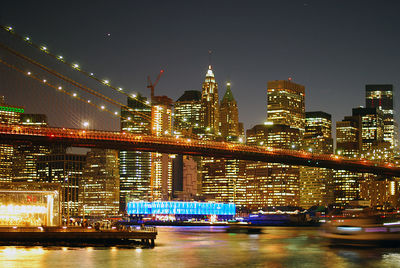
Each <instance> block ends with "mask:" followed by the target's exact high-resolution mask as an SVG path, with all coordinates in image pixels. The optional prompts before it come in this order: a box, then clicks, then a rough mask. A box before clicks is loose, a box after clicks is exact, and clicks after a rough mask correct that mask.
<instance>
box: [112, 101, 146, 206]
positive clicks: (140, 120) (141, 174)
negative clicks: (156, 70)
mask: <svg viewBox="0 0 400 268" xmlns="http://www.w3.org/2000/svg"><path fill="white" fill-rule="evenodd" d="M127 106H128V107H129V109H126V108H122V110H121V117H122V118H124V119H121V131H125V132H130V133H135V134H144V135H150V134H151V106H150V103H149V102H148V101H147V98H145V97H143V96H141V95H140V94H138V96H136V97H135V98H128V103H127ZM119 159H120V166H119V174H120V210H121V211H125V209H126V198H129V199H130V200H135V199H136V200H150V178H151V153H149V152H140V151H120V153H119Z"/></svg>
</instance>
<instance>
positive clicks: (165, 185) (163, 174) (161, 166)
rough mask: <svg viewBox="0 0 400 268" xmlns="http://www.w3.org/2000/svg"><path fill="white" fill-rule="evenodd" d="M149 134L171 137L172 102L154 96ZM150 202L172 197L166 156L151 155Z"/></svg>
mask: <svg viewBox="0 0 400 268" xmlns="http://www.w3.org/2000/svg"><path fill="white" fill-rule="evenodd" d="M151 134H152V135H154V136H171V135H172V100H171V99H170V98H168V97H166V96H154V97H153V100H152V106H151ZM150 191H151V200H153V201H159V200H170V199H171V197H172V159H171V157H170V156H169V155H168V154H163V153H151V181H150Z"/></svg>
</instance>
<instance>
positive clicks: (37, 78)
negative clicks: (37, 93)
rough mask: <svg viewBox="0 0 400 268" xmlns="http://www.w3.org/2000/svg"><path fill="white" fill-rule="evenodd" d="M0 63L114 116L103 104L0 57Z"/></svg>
mask: <svg viewBox="0 0 400 268" xmlns="http://www.w3.org/2000/svg"><path fill="white" fill-rule="evenodd" d="M0 63H2V64H3V65H5V66H7V67H8V68H10V69H13V70H15V71H17V72H19V73H21V74H22V75H24V76H26V77H30V78H32V79H34V80H36V81H38V82H40V83H44V84H45V85H47V86H49V87H51V88H54V89H56V90H57V91H59V92H62V93H64V94H66V95H68V96H70V97H73V98H75V99H77V100H79V101H82V102H84V103H86V104H89V105H91V106H93V107H96V108H98V109H100V110H102V111H105V112H107V113H110V114H111V115H113V116H116V115H115V112H112V111H110V110H108V109H107V108H105V107H104V106H101V105H98V104H95V103H93V102H91V101H90V100H88V99H83V98H81V97H79V96H78V95H76V94H75V93H72V92H69V91H67V90H65V89H63V88H62V87H61V86H57V85H53V84H51V83H49V82H48V81H47V80H43V79H41V78H39V77H37V76H35V75H34V74H33V73H31V72H28V73H27V72H25V71H23V70H21V69H20V68H18V67H16V66H14V65H12V64H10V63H8V62H6V61H4V60H2V59H0ZM119 117H121V118H122V119H126V120H127V118H125V117H122V116H121V115H119Z"/></svg>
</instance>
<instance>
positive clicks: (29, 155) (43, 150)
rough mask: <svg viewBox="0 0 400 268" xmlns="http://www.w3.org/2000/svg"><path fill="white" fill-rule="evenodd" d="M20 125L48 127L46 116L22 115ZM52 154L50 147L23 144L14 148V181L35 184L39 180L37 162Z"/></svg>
mask: <svg viewBox="0 0 400 268" xmlns="http://www.w3.org/2000/svg"><path fill="white" fill-rule="evenodd" d="M20 124H22V125H25V126H36V127H46V126H47V116H46V115H45V114H25V113H24V114H21V121H20ZM50 152H51V148H50V147H49V146H44V145H32V144H21V145H18V146H14V154H13V167H12V181H13V182H33V181H35V180H36V178H37V168H36V164H37V160H38V158H39V156H43V155H48V154H50Z"/></svg>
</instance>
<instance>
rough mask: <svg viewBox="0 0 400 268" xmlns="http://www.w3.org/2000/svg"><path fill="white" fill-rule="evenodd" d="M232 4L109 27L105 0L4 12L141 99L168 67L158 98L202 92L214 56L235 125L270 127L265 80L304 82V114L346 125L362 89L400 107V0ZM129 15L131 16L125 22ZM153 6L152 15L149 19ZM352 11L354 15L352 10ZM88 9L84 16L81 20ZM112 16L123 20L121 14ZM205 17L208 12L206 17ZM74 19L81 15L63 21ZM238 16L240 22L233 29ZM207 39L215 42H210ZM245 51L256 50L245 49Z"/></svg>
mask: <svg viewBox="0 0 400 268" xmlns="http://www.w3.org/2000/svg"><path fill="white" fill-rule="evenodd" d="M226 3H227V2H224V1H221V2H218V3H213V9H212V10H213V11H210V16H208V15H207V11H208V10H209V9H207V8H205V6H207V5H206V4H204V5H202V4H200V3H191V4H180V2H172V3H170V4H169V5H165V4H158V5H152V4H150V5H149V4H145V3H140V4H138V3H132V4H128V6H126V7H124V8H121V6H118V5H115V6H113V8H114V9H113V10H115V11H114V12H110V13H109V14H108V15H107V18H108V19H106V20H105V21H104V22H98V20H94V18H93V16H94V14H97V13H96V12H100V9H101V10H103V7H104V2H101V3H99V7H92V6H84V5H83V6H80V11H77V12H74V10H73V7H74V5H73V4H72V5H71V6H70V7H65V8H61V9H60V8H58V7H57V6H54V5H44V6H43V7H40V8H38V7H36V6H30V5H31V3H29V2H26V3H24V5H25V7H31V8H27V9H26V10H31V9H32V10H35V12H29V13H27V12H26V11H25V10H22V11H21V10H20V9H16V6H14V4H13V3H7V8H5V9H4V10H7V12H2V13H1V15H0V20H1V23H2V24H10V25H13V26H15V28H16V31H17V32H20V33H21V34H23V33H27V34H30V35H31V36H32V38H33V39H34V40H35V41H37V42H39V43H46V44H48V46H49V49H50V50H51V51H54V52H57V53H58V52H60V53H63V54H64V55H65V57H68V59H71V60H72V61H74V60H75V61H78V62H79V63H80V64H81V65H82V68H83V69H87V70H93V71H94V72H95V73H96V74H99V76H100V77H107V78H109V79H110V80H111V82H113V83H114V82H115V83H116V84H117V85H121V86H123V87H124V88H132V89H133V90H135V91H137V92H140V93H142V94H143V95H145V96H148V95H150V94H149V92H147V91H148V90H147V89H146V77H147V75H150V76H151V77H154V76H155V74H157V72H158V71H159V70H160V69H165V74H164V75H163V77H162V78H161V80H160V83H159V85H158V87H157V88H156V94H157V95H167V96H169V97H170V98H172V99H173V100H177V99H178V98H179V96H181V95H182V94H183V92H184V91H185V90H192V89H195V90H200V89H201V82H202V80H203V74H204V73H205V72H206V70H207V66H208V64H209V62H208V61H209V60H208V55H207V52H208V50H212V51H213V54H212V58H211V63H212V65H213V69H214V70H215V73H216V79H217V82H218V83H219V84H220V87H221V88H222V87H223V86H224V84H225V82H227V81H228V80H229V81H231V84H232V87H231V89H232V92H233V94H234V96H235V98H236V100H237V101H238V108H239V120H240V121H241V122H244V124H245V129H248V128H250V127H252V126H254V125H256V124H259V123H261V122H264V121H265V119H266V113H267V111H266V88H267V85H266V84H267V81H270V80H275V79H279V80H284V79H287V78H289V77H292V79H293V81H294V82H296V83H299V84H302V85H304V86H305V87H306V94H305V98H306V100H305V103H306V111H317V110H322V111H325V112H328V113H330V114H332V116H333V118H332V121H333V122H335V121H339V120H341V119H342V118H343V117H344V116H345V115H347V114H348V113H349V112H351V109H352V108H355V107H358V106H360V105H363V106H364V105H365V104H364V102H363V99H364V98H363V97H364V94H365V93H364V87H365V85H366V84H393V85H394V92H395V93H394V98H395V102H396V101H398V97H399V96H398V95H397V94H396V88H397V85H399V82H398V79H397V77H398V75H397V73H396V71H395V70H396V68H395V62H396V59H397V58H398V57H399V53H398V51H397V49H395V48H394V47H393V46H394V44H395V43H396V40H397V38H398V37H397V36H396V35H395V34H394V32H393V31H394V29H395V27H394V26H395V25H396V23H397V22H396V21H395V20H394V19H395V17H394V15H395V14H394V10H396V7H397V6H398V4H397V3H395V2H394V1H392V2H386V3H385V4H379V3H377V2H375V1H362V2H361V1H354V2H351V3H346V5H345V6H344V5H343V3H344V2H343V3H341V2H340V3H339V4H337V5H334V4H321V3H317V2H316V1H307V2H306V3H293V2H291V1H285V2H283V3H273V2H267V3H261V2H257V1H255V2H253V3H252V4H250V5H248V6H246V7H245V8H242V9H241V5H239V3H238V2H235V1H233V2H229V3H230V4H229V5H226ZM32 5H33V4H32ZM129 5H132V6H129ZM129 7H131V9H129ZM71 9H72V10H71ZM122 9H125V10H127V11H125V10H122ZM164 9H165V11H163V10H164ZM56 10H57V12H56ZM128 10H131V11H132V12H133V14H134V15H130V16H128V13H126V12H128ZM149 10H152V12H150V13H146V12H147V11H149ZM271 10H273V12H272V11H271ZM355 10H357V13H356V14H353V13H354V11H355ZM36 11H37V12H36ZM85 11H88V12H86V13H85V16H84V12H85ZM263 11H265V12H263ZM266 11H269V12H266ZM43 12H44V13H46V14H55V13H57V14H58V16H51V17H52V24H51V25H48V24H47V26H46V27H45V26H44V25H45V24H46V23H47V22H45V21H43V20H41V19H39V17H40V16H41V15H43ZM102 12H104V11H101V12H100V14H104V13H102ZM141 12H143V13H144V14H151V16H150V17H151V18H150V19H147V17H146V18H144V17H143V16H145V15H144V14H140V13H141ZM283 12H284V14H286V19H287V22H285V23H282V22H279V23H278V22H277V21H279V20H278V18H277V16H278V14H282V13H283ZM116 13H120V14H121V16H119V17H121V18H116V16H115V15H114V14H116ZM164 13H165V14H164ZM34 14H36V15H34ZM129 14H130V13H129ZM166 14H172V17H173V19H171V20H166ZM201 14H206V15H207V16H205V17H204V18H203V17H201ZM221 14H222V15H221ZM104 15H105V14H104ZM124 15H125V16H124ZM189 15H192V16H191V17H189ZM219 15H220V16H219ZM338 15H340V16H338ZM36 16H37V17H36ZM68 16H72V17H71V18H75V19H71V20H68V23H66V18H67V17H68ZM96 16H97V15H96ZM354 16H356V17H357V19H354ZM243 17H247V18H248V19H247V20H243V19H241V18H243ZM338 17H340V20H338V19H337V18H338ZM85 18H86V19H85ZM91 18H92V19H91ZM122 18H124V19H122ZM304 18H306V19H304ZM239 19H241V20H240V21H241V24H238V23H235V22H238V21H239ZM350 20H351V21H350ZM95 21H96V22H95ZM161 22H162V23H161ZM228 22H231V23H233V24H232V25H231V24H229V23H228ZM297 22H298V23H297ZM97 24H98V25H97ZM78 25H81V26H82V27H78ZM168 26H171V27H168ZM172 26H178V28H177V29H178V31H177V32H176V31H175V32H174V31H173V30H171V29H172V28H173V27H172ZM145 29H151V30H154V31H151V30H145ZM224 29H225V31H224ZM124 32H125V33H126V34H125V35H124V34H123V33H124ZM153 33H154V34H153ZM207 33H210V36H211V37H213V38H211V39H210V38H206V36H207ZM392 33H393V34H392ZM50 36H51V38H49V37H50ZM235 36H237V37H238V40H235ZM333 36H334V38H333ZM149 37H150V38H149ZM380 37H382V38H383V37H384V39H380ZM50 39H51V40H50ZM138 40H140V41H138ZM145 40H149V42H150V41H153V42H151V43H150V44H149V43H147V42H145ZM210 40H212V41H210ZM250 40H253V41H252V42H251V41H250ZM271 40H273V42H271ZM275 40H278V41H275ZM381 40H384V41H385V42H381ZM235 41H236V42H235ZM80 43H85V44H87V45H85V46H84V47H83V46H81V45H80ZM159 44H161V45H159ZM245 45H246V46H248V47H251V48H253V49H247V50H246V51H244V50H243V46H245ZM87 48H90V49H87ZM364 56H365V57H364ZM343 66H346V68H343ZM382 66H384V67H385V68H382ZM348 69H351V70H353V71H352V72H348V71H347V70H348ZM1 90H2V91H4V92H5V93H7V92H9V91H10V89H8V88H5V89H3V88H2V89H1ZM101 90H103V91H104V89H101ZM248 93H251V94H248ZM5 95H8V94H5ZM327 96H329V98H327ZM337 103H340V104H341V105H340V108H338V107H337V106H338V105H337ZM250 107H251V108H250ZM32 112H34V111H32Z"/></svg>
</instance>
